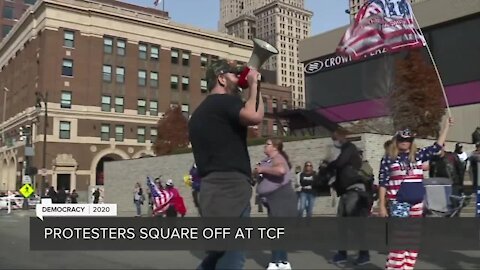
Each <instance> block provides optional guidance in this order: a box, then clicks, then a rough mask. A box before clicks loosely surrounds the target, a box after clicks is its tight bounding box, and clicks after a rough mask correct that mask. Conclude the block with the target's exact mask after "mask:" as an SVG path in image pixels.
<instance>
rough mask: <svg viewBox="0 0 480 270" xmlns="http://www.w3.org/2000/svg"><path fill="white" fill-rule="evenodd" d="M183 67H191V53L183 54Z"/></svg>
mask: <svg viewBox="0 0 480 270" xmlns="http://www.w3.org/2000/svg"><path fill="white" fill-rule="evenodd" d="M182 65H184V66H188V65H190V53H189V52H183V53H182Z"/></svg>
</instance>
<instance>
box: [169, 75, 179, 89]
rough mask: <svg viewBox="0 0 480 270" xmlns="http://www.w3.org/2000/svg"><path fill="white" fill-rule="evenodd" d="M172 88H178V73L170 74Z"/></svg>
mask: <svg viewBox="0 0 480 270" xmlns="http://www.w3.org/2000/svg"><path fill="white" fill-rule="evenodd" d="M170 88H172V89H178V76H176V75H172V76H170Z"/></svg>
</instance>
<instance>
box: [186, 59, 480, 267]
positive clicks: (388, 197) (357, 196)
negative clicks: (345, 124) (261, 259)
mask: <svg viewBox="0 0 480 270" xmlns="http://www.w3.org/2000/svg"><path fill="white" fill-rule="evenodd" d="M258 76H259V73H258V72H257V71H256V70H254V69H251V70H250V71H249V73H248V75H247V81H248V89H247V90H246V92H247V93H248V95H247V96H246V97H245V98H246V99H245V101H242V98H240V96H241V93H242V91H239V88H238V87H237V85H238V79H239V76H238V73H237V71H236V68H235V64H234V63H231V62H228V61H226V60H219V61H217V62H215V63H214V64H213V65H211V66H210V67H209V68H208V69H207V84H208V90H209V91H210V95H208V96H207V97H206V98H205V100H204V101H203V102H202V103H201V104H200V105H199V106H198V108H197V109H196V110H195V112H194V113H193V114H192V117H191V119H190V121H189V136H190V142H191V144H192V150H193V155H194V159H195V162H196V166H195V172H196V173H197V174H198V175H197V176H196V177H197V178H199V179H200V180H201V181H198V182H199V183H200V184H199V185H198V186H197V187H196V188H195V190H194V191H193V194H192V195H194V200H195V204H196V205H197V206H198V208H199V212H200V213H201V216H202V217H249V216H250V211H251V208H250V199H251V197H252V193H253V192H252V190H253V189H254V190H255V191H256V195H255V198H256V199H255V201H256V203H257V204H258V205H259V211H263V208H266V210H267V214H268V216H269V217H303V216H304V214H306V216H307V217H311V216H312V215H313V207H314V204H315V198H316V196H317V195H318V194H321V193H322V192H324V191H325V190H328V189H332V190H334V191H335V193H336V195H337V196H338V197H339V202H338V209H337V215H338V217H368V216H369V215H370V213H371V209H372V205H373V202H374V200H376V199H378V205H379V215H380V216H381V217H400V218H418V217H422V216H423V204H422V203H423V199H424V198H425V194H426V191H425V187H424V185H423V178H424V170H427V169H429V171H430V175H431V176H434V177H444V176H448V178H450V179H451V180H452V181H453V182H454V186H455V190H454V193H455V194H461V193H462V192H463V174H462V172H465V162H466V161H467V160H468V159H471V161H472V159H475V158H476V154H475V153H474V154H472V155H471V156H470V157H468V155H464V154H463V151H462V150H461V148H462V147H461V145H457V149H456V151H455V152H456V153H455V154H456V155H455V156H452V155H451V154H449V153H447V152H446V151H445V149H444V148H445V147H444V145H445V139H446V137H447V133H448V130H449V127H450V125H452V124H453V120H452V118H448V120H447V121H446V122H445V123H444V124H443V127H442V130H441V131H440V133H439V134H440V135H439V137H438V139H437V141H436V142H435V143H434V144H433V145H431V146H427V147H425V148H417V146H416V145H415V134H414V133H413V132H412V131H411V130H410V129H408V128H406V129H404V130H400V131H398V132H397V133H396V134H395V135H394V136H393V138H392V139H391V140H389V141H387V142H385V145H384V146H385V155H384V156H383V158H382V159H381V161H379V162H380V164H381V166H380V171H379V172H378V175H379V183H378V186H375V185H374V184H373V183H374V178H375V177H374V175H375V174H376V173H375V172H373V169H372V167H371V166H370V165H369V163H368V161H366V160H365V159H364V158H363V153H362V152H361V151H359V149H358V148H357V147H356V146H355V144H353V143H352V142H350V141H349V140H348V136H347V135H348V132H347V131H346V130H345V129H343V128H338V129H337V130H335V131H334V132H333V134H332V142H333V145H334V146H335V148H336V149H337V153H336V155H335V156H334V157H331V158H330V159H326V160H325V161H323V162H321V164H320V166H319V168H318V171H315V170H314V168H313V163H312V162H310V161H307V162H305V164H304V167H303V169H302V168H301V167H300V168H298V166H297V168H295V170H292V165H291V163H290V160H289V157H288V154H287V153H286V152H285V150H284V148H283V142H282V141H281V139H278V138H269V139H267V140H266V142H265V146H264V153H265V158H264V159H262V160H260V161H258V163H257V165H256V166H254V168H251V166H250V164H251V161H250V156H249V153H248V149H247V143H246V137H247V127H248V126H254V125H258V124H259V123H261V121H262V119H263V114H264V111H263V108H264V106H263V100H262V99H261V98H256V96H257V93H258V91H259V84H260V81H259V80H258V78H259V77H258ZM477 152H478V153H480V146H479V145H477ZM446 156H447V158H445V157H446ZM450 157H453V158H450ZM451 160H452V161H453V162H459V163H458V164H456V165H454V166H450V164H451V163H450V161H451ZM426 164H430V166H427V165H426ZM472 164H473V163H472ZM457 165H458V166H457ZM472 166H474V165H472ZM427 167H429V168H427ZM477 170H478V168H477ZM292 171H295V172H296V173H297V175H296V176H295V175H293V174H292ZM452 172H453V174H455V175H452V174H451V173H452ZM292 182H293V184H292ZM252 187H253V188H252ZM197 195H198V198H197ZM417 257H418V251H416V250H395V251H391V252H390V253H389V254H388V256H387V258H386V266H385V267H386V269H413V268H414V266H415V263H416V259H417ZM346 261H347V251H345V250H341V251H338V252H337V253H336V254H335V255H334V256H333V258H332V259H331V263H332V264H335V265H337V266H344V264H345V262H346ZM369 261H370V255H369V251H367V250H362V251H359V253H358V256H357V257H356V259H355V261H354V262H355V264H356V265H364V264H366V263H368V262H369ZM244 262H245V254H244V252H243V251H238V250H229V251H207V255H206V257H205V258H204V259H203V261H202V262H201V263H200V265H199V266H198V268H197V269H199V270H201V269H243V266H244ZM266 265H267V263H266ZM291 267H292V266H291V264H290V262H289V260H288V254H287V252H286V251H283V250H272V253H271V259H270V262H269V263H268V266H267V269H271V270H273V269H291Z"/></svg>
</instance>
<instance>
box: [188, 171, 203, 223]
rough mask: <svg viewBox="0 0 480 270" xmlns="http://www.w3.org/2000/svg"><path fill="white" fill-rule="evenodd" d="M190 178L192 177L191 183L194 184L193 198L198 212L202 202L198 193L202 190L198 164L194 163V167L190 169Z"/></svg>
mask: <svg viewBox="0 0 480 270" xmlns="http://www.w3.org/2000/svg"><path fill="white" fill-rule="evenodd" d="M190 178H191V181H192V182H191V185H192V198H193V204H194V205H195V207H196V208H197V210H198V212H199V213H200V214H201V212H200V204H199V202H198V194H199V192H200V182H201V178H200V175H199V174H198V168H197V164H195V163H193V165H192V168H191V169H190Z"/></svg>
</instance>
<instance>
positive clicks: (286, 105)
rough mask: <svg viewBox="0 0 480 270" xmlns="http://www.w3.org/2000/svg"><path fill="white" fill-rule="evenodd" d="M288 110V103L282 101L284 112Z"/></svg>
mask: <svg viewBox="0 0 480 270" xmlns="http://www.w3.org/2000/svg"><path fill="white" fill-rule="evenodd" d="M286 109H288V102H287V101H286V100H284V101H282V110H286Z"/></svg>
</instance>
